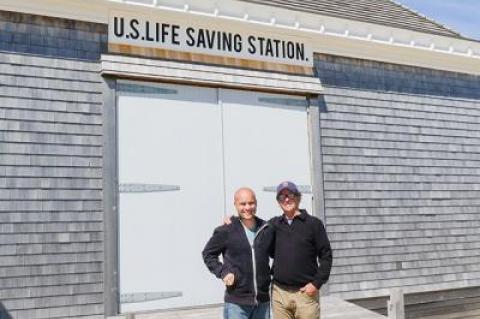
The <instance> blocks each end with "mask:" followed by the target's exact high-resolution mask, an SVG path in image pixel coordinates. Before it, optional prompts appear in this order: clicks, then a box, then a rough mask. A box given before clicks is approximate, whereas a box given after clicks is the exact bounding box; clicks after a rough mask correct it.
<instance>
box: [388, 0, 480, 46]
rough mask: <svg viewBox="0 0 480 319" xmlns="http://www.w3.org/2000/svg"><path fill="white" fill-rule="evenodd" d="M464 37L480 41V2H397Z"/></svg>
mask: <svg viewBox="0 0 480 319" xmlns="http://www.w3.org/2000/svg"><path fill="white" fill-rule="evenodd" d="M395 1H396V2H397V3H401V4H403V5H405V6H407V7H409V8H410V9H413V10H415V11H418V12H420V13H422V14H423V15H425V16H427V17H429V18H431V19H433V20H435V21H436V22H439V23H441V24H443V25H445V26H447V27H449V28H451V29H453V30H455V31H458V32H460V33H461V34H463V35H464V36H467V37H470V38H474V39H476V40H480V0H395Z"/></svg>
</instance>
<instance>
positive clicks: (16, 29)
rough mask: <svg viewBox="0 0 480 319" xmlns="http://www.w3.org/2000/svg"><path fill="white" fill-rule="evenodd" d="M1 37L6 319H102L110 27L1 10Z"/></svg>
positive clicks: (2, 306) (0, 191)
mask: <svg viewBox="0 0 480 319" xmlns="http://www.w3.org/2000/svg"><path fill="white" fill-rule="evenodd" d="M0 37H1V40H0V50H1V51H0V318H29V319H33V318H65V317H78V318H80V317H89V318H96V317H98V318H103V311H104V310H103V309H104V306H103V294H102V293H103V264H102V262H103V231H102V229H103V224H102V221H103V215H102V126H101V123H102V106H101V104H102V95H101V78H100V75H99V63H98V58H99V56H100V52H101V50H102V49H103V48H104V47H105V44H104V42H105V41H106V26H102V25H95V24H88V23H81V22H75V21H70V20H63V19H54V18H46V17H40V16H33V15H24V14H19V13H11V12H0ZM83 39H87V41H83Z"/></svg>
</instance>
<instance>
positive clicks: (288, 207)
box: [277, 189, 300, 213]
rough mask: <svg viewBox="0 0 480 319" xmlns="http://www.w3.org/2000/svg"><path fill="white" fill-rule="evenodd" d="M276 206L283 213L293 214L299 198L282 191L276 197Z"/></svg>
mask: <svg viewBox="0 0 480 319" xmlns="http://www.w3.org/2000/svg"><path fill="white" fill-rule="evenodd" d="M277 201H278V204H279V205H280V207H281V208H282V210H283V211H284V212H285V213H294V212H296V211H297V210H298V207H299V205H300V196H298V195H297V194H295V193H292V192H291V191H289V190H288V189H284V190H282V191H281V192H280V194H279V195H278V197H277Z"/></svg>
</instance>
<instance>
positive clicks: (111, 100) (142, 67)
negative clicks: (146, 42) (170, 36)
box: [101, 55, 325, 317]
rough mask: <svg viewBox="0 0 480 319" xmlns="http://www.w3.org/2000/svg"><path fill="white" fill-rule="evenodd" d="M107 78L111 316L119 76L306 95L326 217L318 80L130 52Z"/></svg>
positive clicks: (110, 61)
mask: <svg viewBox="0 0 480 319" xmlns="http://www.w3.org/2000/svg"><path fill="white" fill-rule="evenodd" d="M101 74H102V76H103V104H104V105H103V139H104V143H103V211H104V301H105V316H107V317H108V316H115V315H118V314H119V313H120V298H119V269H118V265H119V254H118V249H119V244H118V243H119V236H118V230H119V227H118V226H119V225H118V201H119V191H118V181H119V178H118V141H117V138H118V136H117V131H118V127H117V110H116V108H117V100H116V90H117V89H116V86H117V79H121V78H130V79H137V80H143V81H145V80H147V81H152V82H176V83H180V84H192V85H199V84H201V85H207V86H214V87H224V88H233V89H253V90H260V91H269V92H276V93H284V94H292V95H304V96H306V98H307V100H308V101H309V103H308V105H309V106H308V108H307V112H308V121H309V122H308V125H309V131H310V146H311V163H312V165H311V174H312V179H313V180H312V191H313V193H314V194H315V196H314V204H313V205H314V206H313V207H314V211H313V214H314V215H316V216H318V217H320V218H321V219H325V209H324V198H323V168H322V154H321V147H320V145H321V141H320V139H321V134H320V113H321V112H323V111H325V109H324V107H323V105H324V103H323V99H322V97H321V96H320V94H321V93H322V91H323V87H322V86H321V84H320V80H319V79H318V78H315V77H312V76H303V75H286V74H279V73H273V72H264V71H252V70H241V69H234V68H226V67H219V66H199V65H193V64H191V63H184V62H172V61H159V60H152V59H143V58H132V57H125V56H112V55H103V56H102V67H101Z"/></svg>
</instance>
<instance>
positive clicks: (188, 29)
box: [108, 12, 313, 67]
mask: <svg viewBox="0 0 480 319" xmlns="http://www.w3.org/2000/svg"><path fill="white" fill-rule="evenodd" d="M108 42H109V43H110V44H126V45H131V46H137V47H149V48H158V49H168V50H175V51H183V52H191V53H202V54H211V55H216V56H225V57H233V58H239V59H249V60H259V61H266V62H273V63H281V64H289V65H299V66H308V67H311V66H313V50H312V48H311V47H310V46H308V45H307V44H306V43H305V42H303V41H302V40H299V39H297V38H294V37H288V36H284V35H275V34H267V33H262V32H248V31H238V30H234V29H233V28H232V30H228V28H224V27H221V28H220V27H217V28H215V27H207V26H201V25H199V24H197V23H193V22H184V21H180V20H177V19H171V18H170V19H168V18H166V17H158V16H157V17H155V16H152V17H147V16H141V15H134V14H132V13H121V12H112V13H111V14H110V18H109V24H108Z"/></svg>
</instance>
